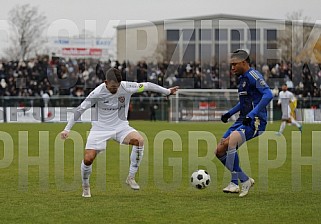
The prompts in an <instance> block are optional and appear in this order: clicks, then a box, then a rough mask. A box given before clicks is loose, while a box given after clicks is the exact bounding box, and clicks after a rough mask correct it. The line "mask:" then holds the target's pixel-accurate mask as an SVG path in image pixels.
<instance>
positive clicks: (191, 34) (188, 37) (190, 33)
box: [183, 29, 195, 41]
mask: <svg viewBox="0 0 321 224" xmlns="http://www.w3.org/2000/svg"><path fill="white" fill-rule="evenodd" d="M183 40H185V41H195V30H192V29H185V30H183Z"/></svg>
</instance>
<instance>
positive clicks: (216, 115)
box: [169, 89, 273, 123]
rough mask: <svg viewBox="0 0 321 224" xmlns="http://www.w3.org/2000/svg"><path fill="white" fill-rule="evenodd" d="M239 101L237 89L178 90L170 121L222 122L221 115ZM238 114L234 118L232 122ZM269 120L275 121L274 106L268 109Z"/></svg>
mask: <svg viewBox="0 0 321 224" xmlns="http://www.w3.org/2000/svg"><path fill="white" fill-rule="evenodd" d="M238 101H239V97H238V93H237V89H178V91H177V93H176V95H175V96H172V97H171V100H170V113H169V120H170V121H172V122H177V123H178V122H183V121H203V122H206V121H220V119H221V115H222V114H224V113H226V112H227V111H228V110H229V109H231V108H232V107H233V106H235V105H236V104H237V103H238ZM237 116H238V114H236V115H234V116H232V118H231V119H232V120H235V119H236V118H237ZM268 117H269V118H268V119H269V121H272V120H273V104H272V103H271V104H270V105H269V108H268Z"/></svg>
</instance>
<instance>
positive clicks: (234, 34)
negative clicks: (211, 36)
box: [231, 29, 244, 41]
mask: <svg viewBox="0 0 321 224" xmlns="http://www.w3.org/2000/svg"><path fill="white" fill-rule="evenodd" d="M231 40H232V41H240V40H244V30H242V29H239V30H231Z"/></svg>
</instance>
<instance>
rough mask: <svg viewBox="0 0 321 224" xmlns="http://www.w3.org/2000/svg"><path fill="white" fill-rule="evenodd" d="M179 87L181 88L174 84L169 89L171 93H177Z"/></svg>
mask: <svg viewBox="0 0 321 224" xmlns="http://www.w3.org/2000/svg"><path fill="white" fill-rule="evenodd" d="M178 89H179V86H174V87H171V88H169V91H170V94H169V95H175V94H176V92H177V90H178Z"/></svg>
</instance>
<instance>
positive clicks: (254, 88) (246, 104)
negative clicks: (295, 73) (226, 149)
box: [223, 68, 273, 140]
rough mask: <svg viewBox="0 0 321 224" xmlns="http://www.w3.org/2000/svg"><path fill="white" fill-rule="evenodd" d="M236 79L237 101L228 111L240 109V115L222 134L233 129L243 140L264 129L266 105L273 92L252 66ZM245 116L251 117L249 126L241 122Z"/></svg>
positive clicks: (234, 111)
mask: <svg viewBox="0 0 321 224" xmlns="http://www.w3.org/2000/svg"><path fill="white" fill-rule="evenodd" d="M238 81H239V87H238V94H239V103H238V104H237V105H236V106H235V107H233V108H232V109H231V110H230V111H229V113H230V115H233V114H235V113H237V112H238V111H240V116H239V118H238V119H237V121H236V122H235V123H234V124H233V125H232V126H231V127H230V128H229V129H228V130H227V132H226V133H225V134H224V135H223V138H227V137H228V136H229V135H230V134H231V133H232V132H233V131H240V132H241V133H243V134H242V136H244V138H245V140H249V139H252V138H254V137H256V136H258V135H260V134H261V133H262V132H263V131H264V130H265V126H266V121H267V110H266V106H267V105H268V104H269V103H270V101H271V100H272V99H273V94H272V92H271V90H270V88H269V86H268V85H267V84H266V83H265V81H264V79H263V77H262V75H261V74H260V73H259V72H258V71H256V70H254V69H253V68H250V69H249V70H248V71H247V72H245V73H244V74H243V75H240V76H239V79H238ZM245 117H250V118H252V121H251V124H250V125H249V126H246V125H243V124H242V122H243V120H244V118H245Z"/></svg>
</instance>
